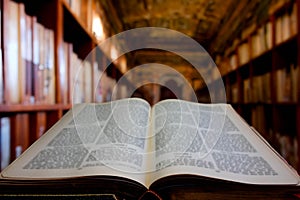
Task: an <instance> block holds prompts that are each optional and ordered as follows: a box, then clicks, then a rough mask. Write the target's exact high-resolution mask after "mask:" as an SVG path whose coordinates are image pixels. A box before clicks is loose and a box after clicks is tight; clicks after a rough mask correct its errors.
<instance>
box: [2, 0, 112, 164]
mask: <svg viewBox="0 0 300 200" xmlns="http://www.w3.org/2000/svg"><path fill="white" fill-rule="evenodd" d="M11 3H13V4H14V5H11ZM0 4H1V50H2V52H1V56H2V57H1V59H2V60H1V61H2V63H3V65H2V68H1V70H2V74H0V75H1V79H0V81H2V85H0V87H1V89H0V91H1V92H3V95H2V96H3V98H2V97H1V100H0V119H2V118H9V121H10V122H9V129H10V161H13V160H14V159H15V158H16V156H17V155H19V154H20V153H21V152H22V151H24V150H25V149H26V148H27V147H28V146H29V145H30V144H32V143H33V142H34V141H35V140H36V139H37V138H38V137H40V136H41V135H42V134H43V133H44V132H45V131H46V130H47V129H49V128H50V127H51V126H52V125H53V124H54V123H55V122H57V121H58V120H59V119H60V118H61V117H62V116H63V114H64V113H65V112H66V111H68V110H69V109H70V108H71V106H72V86H71V85H72V84H74V83H73V82H72V81H73V77H72V73H71V71H72V70H76V69H73V68H75V67H74V62H73V60H72V56H74V55H75V57H78V60H79V61H77V64H78V63H80V61H83V60H87V62H88V63H89V67H91V69H90V70H89V73H90V76H89V77H90V79H89V78H85V80H86V81H87V82H85V84H90V85H88V86H87V87H89V88H95V87H97V86H95V85H94V84H95V80H94V75H93V74H94V73H95V70H97V69H100V68H101V67H102V66H105V65H106V63H107V59H108V58H103V59H102V58H99V57H97V56H96V55H95V54H96V53H97V51H101V50H100V49H98V50H97V51H92V50H93V49H94V48H95V47H96V46H97V43H98V41H97V40H96V38H95V36H94V35H93V34H92V32H91V30H89V29H88V28H87V27H86V26H85V25H84V23H83V22H82V20H81V19H80V17H79V16H77V15H76V14H74V12H73V11H72V9H71V8H70V5H69V4H68V3H66V2H65V1H64V0H46V1H40V0H30V1H27V0H0ZM17 7H18V8H17ZM17 9H18V10H17ZM20 9H23V10H20ZM12 11H17V12H16V13H13V12H12ZM10 12H11V13H10ZM20 13H23V14H20ZM14 14H17V16H16V17H19V18H17V20H18V22H17V23H20V24H15V25H16V26H20V27H21V26H22V23H23V22H22V16H23V15H24V16H25V18H28V20H29V21H30V23H28V24H29V25H28V27H26V31H29V33H28V34H31V35H30V36H29V37H30V39H28V40H29V42H28V44H29V46H25V48H24V49H25V50H24V49H22V48H23V47H20V46H21V45H23V44H22V36H23V34H24V33H23V32H22V29H21V28H20V30H19V32H18V33H19V38H21V39H20V41H19V44H17V45H19V48H18V49H19V50H18V51H19V54H18V55H20V54H22V51H24V52H25V53H28V55H30V56H31V60H30V59H29V61H28V62H29V68H28V67H25V68H26V69H22V67H20V65H17V66H16V67H17V69H20V71H23V72H24V73H27V72H26V70H27V68H28V69H29V70H31V71H30V72H29V73H28V74H30V78H31V79H30V78H29V79H30V80H32V83H30V84H29V83H27V81H26V78H27V79H28V77H27V75H28V74H26V75H25V78H24V80H21V82H18V77H24V75H22V76H20V75H19V74H18V73H20V72H18V70H17V74H15V80H16V81H17V83H20V84H17V86H18V87H20V88H18V90H20V92H19V91H18V92H19V94H18V95H19V97H18V99H17V100H14V99H13V98H14V97H13V96H12V94H11V93H14V92H15V91H14V89H15V88H14V87H12V85H11V84H10V83H11V82H9V80H8V79H9V78H10V77H8V75H10V74H8V73H11V72H10V71H12V70H11V68H10V66H11V63H10V62H11V60H12V59H11V57H10V49H9V48H10V47H9V46H10V45H11V42H12V41H11V38H12V36H10V34H11V32H9V31H8V30H9V29H11V27H13V25H14V24H12V23H11V22H12V19H11V16H12V15H14ZM24 16H23V17H24ZM15 22H16V21H15ZM36 24H38V26H39V27H42V28H40V29H41V30H42V32H46V30H47V31H48V30H49V32H51V34H53V37H52V39H53V47H51V48H52V49H53V51H52V53H53V55H52V56H53V57H52V60H50V61H51V62H53V67H54V74H53V75H52V77H50V78H51V81H53V84H54V85H55V86H54V89H53V90H52V92H53V94H51V95H52V96H51V97H50V98H53V99H52V100H51V101H50V100H49V101H45V100H39V92H37V90H39V89H38V88H39V87H40V85H41V84H44V81H45V80H44V79H41V81H40V82H38V80H40V79H39V73H41V72H40V71H41V70H40V68H41V67H45V66H42V65H43V64H45V65H46V64H47V62H50V61H49V60H46V59H48V58H44V57H40V56H39V55H38V56H37V57H38V58H40V60H39V61H40V62H38V63H35V60H34V59H35V48H41V47H39V46H35V37H36V38H37V36H36V35H37V34H36V35H35V32H34V30H35V29H34V26H35V25H36ZM13 29H14V30H15V31H17V28H16V27H13ZM25 33H26V32H25ZM39 34H40V32H39ZM45 35H46V33H45ZM17 36H18V35H16V37H17ZM45 37H46V36H45ZM39 42H41V41H39ZM39 44H40V43H39ZM46 47H47V46H46ZM46 47H45V49H46ZM39 50H40V51H41V49H39ZM46 50H47V49H46ZM48 51H49V50H48ZM20 52H21V53H20ZM50 52H51V50H50ZM90 52H93V53H92V55H90ZM48 53H49V52H48ZM49 54H50V55H51V53H49ZM45 55H46V56H47V54H45ZM45 55H44V56H45ZM101 55H102V54H101ZM103 55H104V54H103ZM87 56H88V57H87ZM41 59H45V60H46V61H45V63H42V61H41ZM50 59H51V58H50ZM21 60H22V59H21ZM19 62H20V61H19ZM94 63H97V68H95V67H94ZM19 64H20V63H19ZM75 64H76V62H75ZM24 66H25V65H24ZM49 71H50V70H49ZM45 73H46V75H45V74H44V72H42V76H45V77H46V78H48V76H47V73H49V72H45ZM10 76H14V75H10ZM45 77H44V78H45ZM35 79H37V80H35ZM27 85H28V86H27ZM26 87H28V88H29V89H28V91H29V93H30V94H27V93H28V91H25V90H26ZM42 90H43V89H42ZM44 90H45V89H44ZM49 90H50V89H49ZM42 92H43V91H42ZM76 92H77V91H76ZM28 95H29V97H27V96H28ZM86 95H88V96H89V97H88V101H91V102H94V100H95V96H94V94H93V91H90V92H89V93H86ZM49 96H50V95H49ZM83 96H84V95H83ZM47 98H48V97H47ZM81 98H82V97H81ZM84 98H86V96H85V97H84ZM0 128H3V129H4V128H7V127H1V126H0ZM0 152H1V150H0ZM0 155H1V154H0ZM0 158H1V156H0ZM0 160H1V159H0ZM0 167H1V163H0ZM0 169H1V168H0Z"/></svg>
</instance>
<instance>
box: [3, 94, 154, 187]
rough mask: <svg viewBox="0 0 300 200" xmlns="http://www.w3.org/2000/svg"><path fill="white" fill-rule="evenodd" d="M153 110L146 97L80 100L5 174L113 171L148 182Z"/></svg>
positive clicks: (43, 176)
mask: <svg viewBox="0 0 300 200" xmlns="http://www.w3.org/2000/svg"><path fill="white" fill-rule="evenodd" d="M149 115H150V106H149V104H148V103H147V102H146V101H144V100H141V99H124V100H118V101H113V102H110V103H104V104H79V105H76V106H74V107H73V109H72V110H71V111H69V112H68V113H67V114H66V115H65V116H64V117H63V118H62V119H61V120H60V121H59V122H58V123H56V124H55V125H54V126H53V127H52V128H51V129H50V130H49V131H48V132H47V133H46V134H45V135H43V136H42V137H41V138H40V139H39V140H38V141H37V142H36V143H34V144H33V145H32V146H31V147H30V148H29V149H28V150H27V151H26V152H25V153H23V154H22V155H21V156H20V157H19V158H18V159H17V160H16V161H14V163H13V164H11V165H10V166H9V167H8V168H7V169H5V170H4V171H3V172H2V177H3V178H14V179H49V178H52V179H53V178H54V179H56V178H66V177H80V176H90V175H112V176H121V177H125V178H130V179H133V180H135V181H138V182H140V183H144V182H145V181H144V174H143V172H144V171H145V169H146V164H147V163H146V160H147V159H146V151H147V148H148V146H147V142H146V139H147V132H148V129H149V126H148V124H149Z"/></svg>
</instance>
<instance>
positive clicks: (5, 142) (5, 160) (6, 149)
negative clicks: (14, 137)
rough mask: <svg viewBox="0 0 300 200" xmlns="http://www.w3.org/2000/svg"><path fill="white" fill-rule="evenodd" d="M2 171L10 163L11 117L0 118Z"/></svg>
mask: <svg viewBox="0 0 300 200" xmlns="http://www.w3.org/2000/svg"><path fill="white" fill-rule="evenodd" d="M0 123H1V126H0V147H1V149H0V150H1V151H0V152H1V153H0V154H1V155H0V158H1V160H0V162H1V164H0V166H1V168H0V170H3V169H4V168H5V167H7V166H8V165H9V163H10V119H9V117H2V118H0Z"/></svg>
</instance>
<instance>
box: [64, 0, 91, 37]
mask: <svg viewBox="0 0 300 200" xmlns="http://www.w3.org/2000/svg"><path fill="white" fill-rule="evenodd" d="M65 3H66V4H67V5H68V6H69V7H70V9H71V11H72V12H73V13H74V14H75V15H76V16H77V18H78V19H79V20H80V22H81V23H82V24H83V25H84V26H85V28H86V29H87V30H88V31H90V32H91V31H92V19H93V0H65Z"/></svg>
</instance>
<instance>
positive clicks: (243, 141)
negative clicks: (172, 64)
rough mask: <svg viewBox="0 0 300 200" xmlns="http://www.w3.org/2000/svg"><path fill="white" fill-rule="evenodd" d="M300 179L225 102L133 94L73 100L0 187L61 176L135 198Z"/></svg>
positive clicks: (289, 185) (46, 182) (293, 185)
mask: <svg viewBox="0 0 300 200" xmlns="http://www.w3.org/2000/svg"><path fill="white" fill-rule="evenodd" d="M299 181H300V179H299V176H298V174H297V172H296V171H295V170H294V169H293V168H292V167H291V166H290V165H289V164H287V162H286V161H285V160H283V158H282V157H281V156H279V154H278V153H277V152H275V151H274V149H273V148H272V147H271V146H270V145H269V144H268V143H267V142H266V141H265V140H264V139H263V138H262V137H261V136H260V134H259V133H258V132H257V131H255V130H254V129H253V128H251V127H250V126H249V125H248V124H246V122H245V121H244V120H243V119H242V118H241V117H240V116H239V115H238V114H237V113H236V112H235V111H234V109H233V108H232V107H231V106H230V105H229V104H200V103H193V102H188V101H183V100H175V99H173V100H164V101H160V102H158V103H157V104H155V105H154V106H153V107H151V106H150V105H149V104H148V102H146V101H145V100H142V99H139V98H130V99H123V100H116V101H112V102H107V103H99V104H91V103H82V104H77V105H74V107H73V108H72V109H71V110H70V111H69V112H68V113H67V114H65V115H64V117H63V118H62V119H61V120H60V121H58V122H57V123H56V124H55V125H54V126H53V127H52V128H51V129H50V130H49V131H47V133H45V134H44V135H43V136H42V137H41V138H40V139H39V140H37V141H36V142H35V143H34V144H33V145H32V146H31V147H30V148H28V149H27V150H26V152H24V153H23V154H22V155H21V156H20V157H19V158H17V159H16V160H15V161H14V162H13V163H12V164H10V165H9V166H8V167H7V168H6V169H4V170H3V171H2V172H1V180H0V185H1V187H0V193H2V194H3V193H5V192H7V191H8V190H9V188H14V189H13V191H14V192H18V191H21V190H22V188H23V189H24V188H26V189H24V190H23V192H24V191H26V192H30V188H31V189H33V192H37V189H36V187H35V186H34V185H36V186H37V185H39V188H43V187H45V186H47V187H48V188H47V189H48V190H47V192H48V193H49V187H50V188H51V186H53V187H54V188H55V191H56V192H57V191H58V190H59V189H58V186H59V184H63V185H64V187H62V188H65V189H66V188H68V186H69V187H76V186H79V185H85V184H87V185H88V186H87V188H89V187H98V189H97V193H98V194H99V193H101V192H105V193H118V194H123V195H125V197H124V196H123V197H121V198H126V195H128V196H127V198H128V197H129V198H131V199H132V198H139V197H140V196H141V195H143V193H145V192H146V191H153V192H155V193H156V194H158V195H159V196H164V195H165V194H167V193H168V192H167V191H169V190H172V189H174V188H177V189H178V187H179V186H180V187H179V188H185V189H187V190H186V191H190V190H191V188H193V186H199V185H201V186H203V185H206V183H207V184H209V190H210V191H213V192H212V193H211V194H218V190H219V189H220V190H221V188H223V187H221V185H223V186H224V187H229V186H230V185H232V186H233V187H234V191H236V189H237V188H239V187H240V188H243V189H244V190H247V189H246V188H248V189H249V190H247V191H248V192H249V193H253V192H254V193H255V192H256V191H253V189H254V188H256V189H257V191H259V190H261V191H262V193H264V194H266V193H268V189H270V188H276V187H280V188H281V189H280V190H273V193H270V195H272V196H274V195H285V194H286V193H285V192H287V191H289V192H291V190H293V192H297V191H298V187H297V185H298V184H299ZM193 183H195V185H193ZM217 185H220V187H216V186H217ZM207 186H208V185H206V187H207ZM18 187H19V189H20V190H18V189H17V188H18ZM33 187H34V188H33ZM87 188H86V189H87ZM259 188H260V189H259ZM267 188H268V189H267ZM198 189H199V188H198ZM78 190H80V187H79V188H78ZM177 191H178V190H177ZM182 191H183V192H184V191H185V190H184V189H183V190H182ZM197 191H198V192H199V190H197ZM197 191H194V192H197ZM227 192H228V191H227ZM222 194H223V193H222ZM268 194H269V193H268ZM289 194H291V193H289ZM223 195H226V192H225V193H224V194H223ZM223 197H225V196H223Z"/></svg>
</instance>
